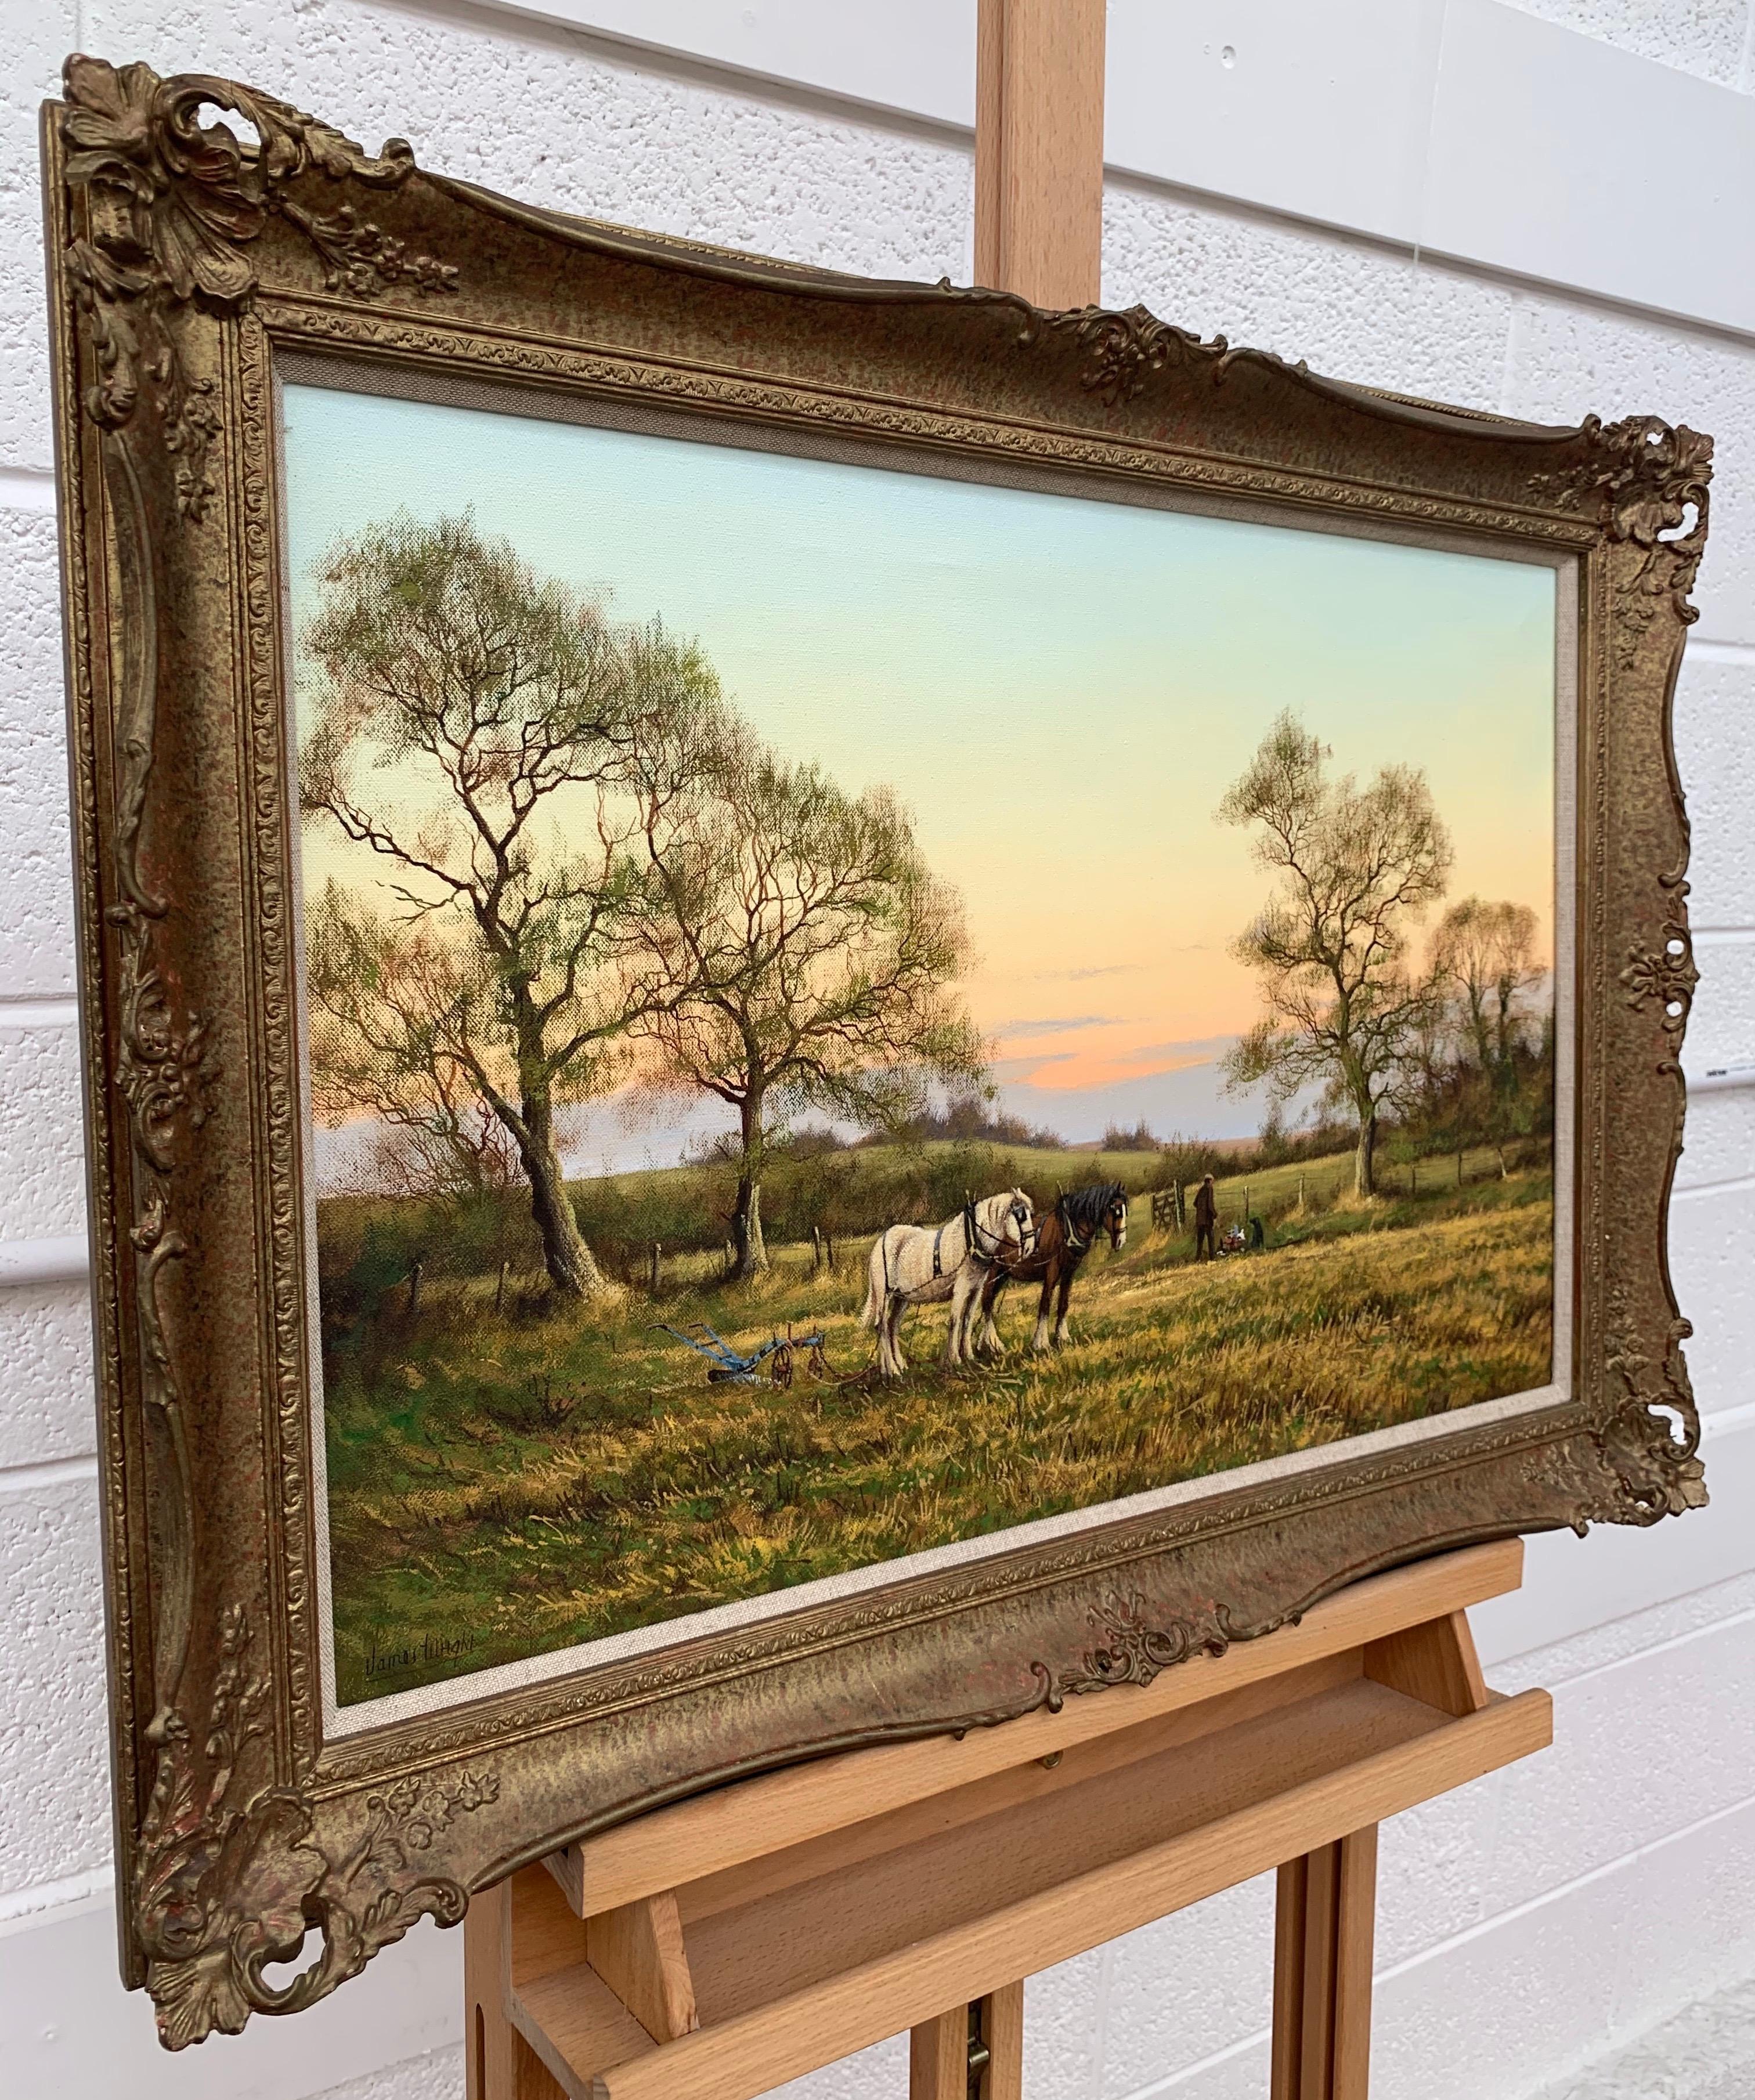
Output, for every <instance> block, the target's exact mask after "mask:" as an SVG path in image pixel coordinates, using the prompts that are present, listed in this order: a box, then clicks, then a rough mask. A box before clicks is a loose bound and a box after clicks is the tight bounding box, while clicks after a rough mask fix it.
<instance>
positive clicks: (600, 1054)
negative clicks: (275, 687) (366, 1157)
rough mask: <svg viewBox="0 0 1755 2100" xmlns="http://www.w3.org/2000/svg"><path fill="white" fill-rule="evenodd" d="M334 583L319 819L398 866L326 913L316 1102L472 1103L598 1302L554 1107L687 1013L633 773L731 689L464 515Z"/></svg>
mask: <svg viewBox="0 0 1755 2100" xmlns="http://www.w3.org/2000/svg"><path fill="white" fill-rule="evenodd" d="M318 585H319V589H320V606H319V607H318V610H317V611H316V613H315V614H314V615H313V616H312V619H311V620H310V621H309V622H308V623H307V626H306V629H305V630H304V633H303V647H304V650H305V652H306V656H307V663H308V665H309V668H310V670H311V672H312V674H313V675H312V678H311V681H310V690H309V692H308V695H307V706H308V707H309V708H310V710H311V713H310V720H311V724H312V726H311V729H310V731H309V734H308V735H307V738H306V739H305V742H304V746H303V752H302V755H301V764H300V787H301V796H302V802H303V811H304V815H305V818H306V821H307V823H308V824H312V825H317V826H325V827H329V828H330V829H331V830H332V831H333V832H338V833H339V834H340V835H341V836H342V837H343V838H345V839H346V840H349V841H351V843H352V844H353V845H355V846H356V847H358V848H360V849H365V852H366V853H369V854H371V855H373V856H375V857H376V858H377V861H378V864H379V866H380V868H381V874H380V876H379V879H378V883H377V884H376V885H374V886H375V887H376V889H378V893H379V896H380V898H381V899H382V902H381V903H379V904H378V905H375V906H374V904H373V903H372V902H369V899H368V896H367V895H366V893H364V892H363V891H362V890H361V889H360V888H359V887H358V886H357V885H348V886H346V887H343V886H342V885H334V886H332V887H331V888H329V889H328V890H327V891H326V892H325V893H324V895H323V896H322V898H320V900H319V902H318V903H317V905H316V907H315V908H314V910H313V911H312V917H311V924H310V928H309V938H308V948H309V955H310V973H311V982H312V999H313V1005H314V1008H315V1009H316V1012H318V1014H319V1015H320V1021H319V1023H318V1025H317V1026H316V1028H315V1029H314V1045H313V1048H314V1063H315V1064H316V1067H317V1072H316V1079H317V1086H318V1097H319V1101H322V1100H323V1099H324V1098H325V1093H326V1095H327V1096H328V1098H329V1100H330V1101H331V1102H332V1104H333V1105H334V1106H336V1107H338V1108H345V1107H346V1106H347V1105H349V1104H351V1105H352V1107H353V1108H354V1109H355V1110H365V1111H366V1112H368V1113H370V1114H374V1115H377V1116H379V1117H381V1118H388V1119H390V1120H392V1121H401V1122H403V1123H409V1121H410V1120H411V1118H412V1119H413V1120H415V1121H418V1118H419V1116H420V1114H422V1112H423V1106H424V1108H425V1109H431V1107H432V1105H433V1104H434V1102H435V1101H439V1102H440V1103H442V1102H444V1101H445V1100H447V1099H449V1097H450V1096H453V1095H454V1093H455V1092H456V1089H457V1087H458V1086H459V1085H460V1084H462V1083H466V1084H467V1085H468V1086H469V1087H471V1088H473V1089H474V1091H475V1092H476V1093H477V1094H478V1095H479V1096H480V1099H481V1100H482V1101H484V1102H485V1103H486V1104H487V1105H488V1107H489V1108H490V1109H491V1110H492V1111H493V1114H495V1115H496V1116H497V1118H499V1120H500V1122H501V1123H502V1125H503V1126H504V1127H505V1129H506V1131H507V1132H509V1134H510V1136H511V1139H512V1140H513V1142H514V1144H515V1146H516V1148H517V1153H518V1158H519V1164H520V1165H521V1167H522V1168H523V1171H524V1176H525V1177H526V1179H527V1180H528V1182H529V1185H530V1193H531V1207H532V1211H533V1217H534V1220H535V1222H536V1224H537V1229H538V1232H539V1233H540V1235H541V1238H542V1250H543V1258H544V1262H545V1264H546V1268H547V1270H548V1273H549V1277H550V1280H551V1282H552V1283H553V1284H554V1286H555V1288H556V1289H558V1290H563V1291H566V1292H569V1293H572V1294H575V1295H580V1296H590V1295H595V1294H597V1293H599V1292H601V1291H603V1290H605V1289H606V1288H607V1287H608V1286H606V1282H605V1279H604V1277H603V1274H602V1273H601V1271H600V1269H599V1266H598V1264H597V1262H596V1260H595V1258H594V1257H593V1255H592V1253H591V1250H590V1247H589V1246H587V1245H586V1242H585V1239H584V1237H583V1236H582V1234H581V1232H580V1229H579V1226H578V1222H577V1217H576V1215H575V1213H574V1211H573V1208H572V1202H571V1201H570V1200H569V1198H568V1194H567V1190H566V1187H565V1184H564V1179H563V1176H562V1171H561V1164H560V1160H559V1153H558V1150H557V1146H556V1134H555V1117H556V1111H557V1110H558V1109H559V1108H561V1107H562V1106H564V1105H565V1104H566V1103H567V1102H568V1101H575V1100H577V1099H579V1098H580V1097H581V1096H584V1095H586V1094H587V1093H590V1092H594V1091H595V1090H597V1089H598V1088H599V1087H601V1086H602V1085H603V1084H604V1083H606V1079H607V1077H608V1074H610V1073H611V1072H612V1070H615V1069H616V1066H617V1057H618V1056H619V1055H621V1054H622V1053H624V1052H625V1051H626V1043H627V1039H628V1034H629V1031H630V1029H631V1028H633V1027H634V1026H637V1025H638V1024H639V1023H640V1022H641V1021H644V1020H647V1019H649V1018H651V1017H652V1016H654V1015H655V1014H656V1013H657V1012H659V1011H660V1010H661V1008H662V1007H663V1005H664V1004H665V1001H666V1000H668V999H674V997H675V996H676V995H677V991H678V986H676V984H675V983H674V981H672V980H671V979H670V978H669V977H665V976H663V975H661V973H659V972H658V971H657V970H656V968H655V967H654V966H653V964H652V952H651V947H650V944H649V943H648V942H644V941H643V939H642V937H641V932H642V928H643V921H644V918H645V915H646V914H647V912H648V911H649V909H650V907H651V902H652V888H651V868H650V861H649V856H648V854H647V852H646V850H645V846H644V842H643V840H642V839H641V838H640V836H639V802H638V800H637V798H634V797H632V796H630V794H629V792H628V783H629V773H630V761H631V759H632V757H633V754H634V752H635V751H636V750H637V749H638V748H640V747H641V746H642V745H643V744H650V743H653V742H655V741H656V740H657V737H656V733H655V731H654V730H653V728H652V719H653V717H654V716H655V715H656V714H663V713H665V712H666V711H668V712H669V713H670V714H671V715H673V716H674V715H679V714H682V713H685V712H687V710H688V708H691V707H692V706H696V705H699V704H704V703H705V704H710V702H711V699H712V697H713V695H712V693H711V686H712V680H711V674H710V672H709V671H708V670H707V668H706V667H705V664H703V663H702V662H701V659H700V658H699V656H698V654H697V653H696V652H695V651H693V650H692V649H690V648H688V647H687V646H679V645H678V644H676V643H674V642H671V641H670V639H669V637H666V636H665V635H664V634H663V633H662V632H661V631H660V630H656V629H637V628H633V627H630V626H629V625H627V624H617V623H616V622H613V621H612V620H610V619H609V618H608V616H607V615H606V614H605V612H604V611H603V608H602V607H600V606H599V604H597V603H596V602H594V601H593V600H592V599H590V598H587V597H585V596H582V595H581V594H580V593H577V592H575V591H572V590H571V589H568V587H567V586H565V585H563V584H561V583H559V582H558V581H556V580H553V579H550V578H544V577H542V576H539V575H537V573H536V572H535V571H533V569H532V568H531V567H529V566H528V564H527V563H526V562H523V561H522V560H520V559H519V557H518V556H517V554H515V551H514V550H513V549H512V548H511V546H510V545H507V544H506V542H504V541H501V540H490V539H488V538H486V537H484V536H483V535H481V534H480V532H477V530H476V529H475V526H474V524H473V523H472V522H471V520H470V519H469V518H450V519H446V520H443V521H441V522H440V523H437V524H435V525H423V524H418V523H415V522H414V521H413V520H412V519H410V518H407V517H405V516H404V517H401V518H396V519H393V520H391V521H390V522H389V523H383V524H378V525H374V526H372V527H368V528H367V529H366V530H365V531H364V532H360V533H358V534H357V535H356V536H352V537H351V538H349V539H346V540H342V541H340V542H338V544H337V545H336V546H335V547H334V549H331V551H330V553H329V556H328V558H327V559H326V560H325V562H324V564H323V567H322V569H321V571H320V576H319V577H318Z"/></svg>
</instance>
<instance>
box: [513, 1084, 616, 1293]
mask: <svg viewBox="0 0 1755 2100" xmlns="http://www.w3.org/2000/svg"><path fill="white" fill-rule="evenodd" d="M523 1115H524V1131H525V1133H526V1135H525V1136H524V1137H522V1138H520V1139H519V1145H518V1155H519V1159H520V1160H521V1161H522V1162H523V1164H524V1172H525V1174H526V1176H528V1179H529V1182H530V1215H532V1217H533V1218H534V1219H535V1220H536V1227H537V1232H538V1233H540V1234H541V1235H542V1265H543V1267H544V1268H546V1270H547V1271H548V1276H549V1282H550V1283H551V1284H553V1285H554V1286H555V1289H556V1290H564V1291H565V1292H566V1293H567V1294H568V1296H569V1297H573V1298H603V1297H607V1296H608V1295H611V1293H612V1291H613V1290H614V1287H615V1286H613V1285H612V1283H611V1282H610V1281H609V1279H608V1277H606V1276H605V1275H604V1274H603V1271H602V1269H600V1268H599V1267H598V1265H597V1257H596V1256H595V1255H594V1254H593V1253H592V1252H591V1250H590V1247H589V1246H586V1241H585V1235H584V1233H581V1231H580V1230H579V1220H578V1219H577V1217H576V1216H575V1215H574V1214H573V1208H572V1198H571V1197H569V1196H568V1193H567V1184H566V1181H565V1179H564V1177H563V1176H562V1173H561V1171H560V1158H559V1154H557V1153H556V1151H555V1118H554V1111H553V1110H552V1108H551V1107H550V1104H549V1103H548V1102H547V1101H545V1100H544V1099H542V1096H540V1095H538V1096H535V1097H534V1098H533V1097H531V1096H526V1098H525V1100H524V1104H523Z"/></svg>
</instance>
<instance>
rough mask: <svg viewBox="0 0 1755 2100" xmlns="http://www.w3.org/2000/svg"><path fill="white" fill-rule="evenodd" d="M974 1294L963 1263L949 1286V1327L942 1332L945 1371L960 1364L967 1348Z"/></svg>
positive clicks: (967, 1265)
mask: <svg viewBox="0 0 1755 2100" xmlns="http://www.w3.org/2000/svg"><path fill="white" fill-rule="evenodd" d="M973 1296H974V1293H973V1292H972V1291H971V1290H970V1283H969V1264H968V1263H967V1262H965V1263H964V1264H963V1266H962V1267H961V1268H960V1269H958V1270H957V1275H956V1278H955V1280H954V1281H953V1283H952V1285H951V1318H950V1325H949V1326H948V1327H947V1328H946V1329H945V1331H944V1362H945V1367H946V1369H947V1370H953V1369H954V1368H955V1367H956V1366H957V1365H958V1364H960V1363H961V1362H962V1361H963V1359H964V1357H965V1356H966V1354H967V1353H968V1348H969V1313H970V1304H971V1300H972V1299H973Z"/></svg>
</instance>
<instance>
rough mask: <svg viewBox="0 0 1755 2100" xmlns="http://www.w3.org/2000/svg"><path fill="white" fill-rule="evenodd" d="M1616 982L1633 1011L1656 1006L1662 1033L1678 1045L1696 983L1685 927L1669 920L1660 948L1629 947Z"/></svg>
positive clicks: (1686, 1022) (1696, 972) (1696, 973)
mask: <svg viewBox="0 0 1755 2100" xmlns="http://www.w3.org/2000/svg"><path fill="white" fill-rule="evenodd" d="M1620 982H1621V985H1622V987H1623V989H1624V990H1625V993H1626V995H1627V1004H1628V1005H1629V1007H1632V1008H1633V1009H1634V1010H1635V1011H1638V1009H1639V1008H1642V1007H1647V1006H1651V1005H1654V1004H1655V1005H1656V1006H1657V1007H1658V1008H1660V1011H1661V1014H1662V1023H1663V1028H1664V1033H1665V1035H1669V1037H1671V1038H1672V1039H1673V1041H1674V1043H1677V1044H1678V1045H1679V1044H1680V1043H1681V1041H1682V1031H1683V1030H1685V1029H1686V1027H1687V1025H1688V1009H1689V1008H1690V1007H1691V1005H1692V1004H1693V1002H1694V987H1695V986H1696V985H1697V984H1698V983H1699V982H1700V971H1699V969H1698V968H1696V967H1695V960H1694V955H1693V949H1692V944H1691V942H1690V940H1689V937H1688V929H1687V928H1686V925H1684V924H1682V921H1681V920H1679V919H1672V920H1669V921H1668V922H1667V923H1666V924H1665V926H1664V945H1663V946H1662V947H1660V948H1655V949H1653V948H1643V947H1637V948H1629V950H1628V951H1627V967H1626V968H1625V969H1624V970H1623V971H1622V972H1621V974H1620Z"/></svg>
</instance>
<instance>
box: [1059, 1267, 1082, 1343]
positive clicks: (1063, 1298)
mask: <svg viewBox="0 0 1755 2100" xmlns="http://www.w3.org/2000/svg"><path fill="white" fill-rule="evenodd" d="M1077 1273H1078V1271H1077V1268H1076V1265H1075V1264H1073V1263H1072V1262H1068V1264H1067V1267H1066V1270H1065V1273H1064V1274H1063V1276H1062V1277H1061V1279H1060V1317H1059V1319H1058V1320H1057V1321H1055V1322H1054V1347H1055V1348H1057V1349H1058V1348H1062V1347H1063V1345H1064V1344H1065V1343H1066V1341H1067V1340H1068V1335H1067V1304H1068V1300H1069V1299H1071V1297H1072V1279H1073V1277H1075V1276H1076V1274H1077Z"/></svg>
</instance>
